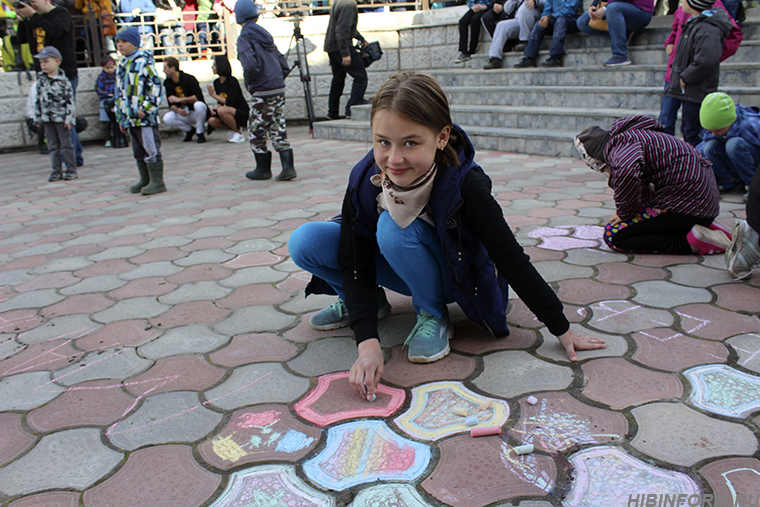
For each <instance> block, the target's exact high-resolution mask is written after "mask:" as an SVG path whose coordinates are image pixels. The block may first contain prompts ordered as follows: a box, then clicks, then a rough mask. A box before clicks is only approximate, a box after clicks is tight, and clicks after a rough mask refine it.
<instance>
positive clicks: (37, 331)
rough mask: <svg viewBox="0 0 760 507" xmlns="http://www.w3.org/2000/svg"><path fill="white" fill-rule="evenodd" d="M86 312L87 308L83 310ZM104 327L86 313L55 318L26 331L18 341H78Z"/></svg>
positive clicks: (20, 335) (27, 342)
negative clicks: (61, 339) (62, 339)
mask: <svg viewBox="0 0 760 507" xmlns="http://www.w3.org/2000/svg"><path fill="white" fill-rule="evenodd" d="M82 310H83V311H86V309H85V308H83V309H82ZM102 327H103V325H102V324H99V323H96V322H93V321H92V320H90V316H89V315H88V314H85V313H77V314H74V315H64V316H62V317H55V318H52V319H50V320H49V321H47V322H45V323H44V324H42V325H41V326H37V327H35V328H34V329H32V330H31V331H26V332H24V333H20V334H19V335H18V338H17V339H18V341H20V342H21V343H26V344H32V343H39V342H45V341H48V340H56V339H59V338H65V339H70V340H71V339H76V338H80V337H82V336H85V335H88V334H91V333H93V332H95V331H97V330H99V329H100V328H102Z"/></svg>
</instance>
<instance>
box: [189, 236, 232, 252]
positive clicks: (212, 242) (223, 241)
mask: <svg viewBox="0 0 760 507" xmlns="http://www.w3.org/2000/svg"><path fill="white" fill-rule="evenodd" d="M234 244H235V242H234V241H230V240H228V239H227V238H221V237H215V238H201V239H196V240H195V241H193V242H192V243H188V244H187V245H182V246H181V247H179V249H180V250H182V251H183V252H195V251H196V250H216V249H218V250H223V249H225V248H229V247H231V246H232V245H234Z"/></svg>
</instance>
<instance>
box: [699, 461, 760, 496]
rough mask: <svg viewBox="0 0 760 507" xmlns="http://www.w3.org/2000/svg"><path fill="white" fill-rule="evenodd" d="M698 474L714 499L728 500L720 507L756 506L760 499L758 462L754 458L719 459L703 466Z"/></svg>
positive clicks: (759, 464)
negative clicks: (735, 505)
mask: <svg viewBox="0 0 760 507" xmlns="http://www.w3.org/2000/svg"><path fill="white" fill-rule="evenodd" d="M699 473H700V474H702V476H703V477H704V478H705V479H707V482H709V483H710V486H711V487H712V490H713V494H714V495H715V496H716V497H720V498H721V499H726V500H728V501H723V502H720V504H721V505H733V504H734V503H736V504H737V505H748V506H749V505H757V503H758V500H759V499H760V498H759V497H760V461H758V460H757V459H755V458H728V459H721V460H718V461H714V462H712V463H710V464H709V465H705V466H703V467H702V468H700V469H699ZM740 497H744V498H743V501H742V499H741V498H740ZM717 503H718V502H716V504H717Z"/></svg>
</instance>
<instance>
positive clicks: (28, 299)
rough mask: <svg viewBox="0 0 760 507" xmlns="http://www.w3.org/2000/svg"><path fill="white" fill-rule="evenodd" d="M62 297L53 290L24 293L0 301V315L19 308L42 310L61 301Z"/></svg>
mask: <svg viewBox="0 0 760 507" xmlns="http://www.w3.org/2000/svg"><path fill="white" fill-rule="evenodd" d="M62 299H63V296H61V295H60V294H58V292H57V291H56V290H55V289H42V290H33V291H29V292H24V293H22V294H19V295H17V296H15V297H12V298H10V299H6V300H5V301H0V313H2V312H7V311H9V310H18V309H20V308H35V309H36V308H42V307H45V306H50V305H52V304H55V303H57V302H58V301H60V300H62Z"/></svg>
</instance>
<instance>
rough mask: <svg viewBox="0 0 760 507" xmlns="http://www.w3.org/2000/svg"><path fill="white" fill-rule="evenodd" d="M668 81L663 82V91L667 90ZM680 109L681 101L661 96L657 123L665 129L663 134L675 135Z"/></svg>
mask: <svg viewBox="0 0 760 507" xmlns="http://www.w3.org/2000/svg"><path fill="white" fill-rule="evenodd" d="M668 84H670V83H669V82H668V81H665V89H666V90H667V89H668ZM679 109H681V99H676V98H674V97H666V96H665V95H663V96H662V102H660V118H659V120H658V121H659V122H660V123H662V126H663V127H665V133H666V134H670V135H671V136H674V135H676V118H677V117H678V110H679Z"/></svg>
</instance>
